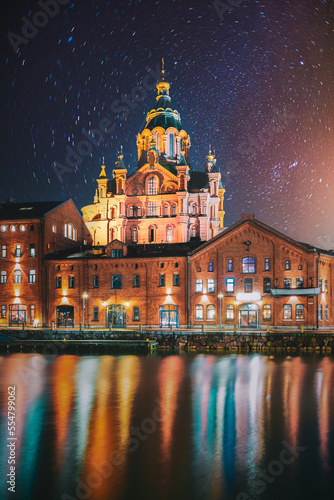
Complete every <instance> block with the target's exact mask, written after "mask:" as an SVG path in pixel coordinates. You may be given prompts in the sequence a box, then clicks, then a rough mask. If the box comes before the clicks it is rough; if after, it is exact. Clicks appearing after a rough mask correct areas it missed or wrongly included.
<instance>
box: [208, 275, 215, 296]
mask: <svg viewBox="0 0 334 500" xmlns="http://www.w3.org/2000/svg"><path fill="white" fill-rule="evenodd" d="M214 291H215V280H214V279H211V278H210V279H208V293H213V292H214Z"/></svg>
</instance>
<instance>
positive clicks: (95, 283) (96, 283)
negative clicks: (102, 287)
mask: <svg viewBox="0 0 334 500" xmlns="http://www.w3.org/2000/svg"><path fill="white" fill-rule="evenodd" d="M93 288H99V276H98V275H97V274H94V276H93Z"/></svg>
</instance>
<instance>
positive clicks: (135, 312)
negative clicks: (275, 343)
mask: <svg viewBox="0 0 334 500" xmlns="http://www.w3.org/2000/svg"><path fill="white" fill-rule="evenodd" d="M133 320H134V321H139V307H134V308H133Z"/></svg>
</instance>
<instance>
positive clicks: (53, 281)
mask: <svg viewBox="0 0 334 500" xmlns="http://www.w3.org/2000/svg"><path fill="white" fill-rule="evenodd" d="M333 257H334V256H333V254H332V253H331V252H327V251H322V250H320V249H315V248H314V247H312V246H310V245H307V244H303V243H299V242H296V241H294V240H292V239H291V238H289V237H287V236H285V235H283V234H281V233H279V232H278V231H276V230H274V229H272V228H270V227H269V226H266V225H265V224H263V223H261V222H259V221H258V220H256V219H255V218H254V216H252V215H243V216H242V219H241V221H240V222H238V223H236V224H234V225H233V226H232V227H230V228H229V229H226V230H225V231H224V232H222V233H221V234H219V235H218V236H216V237H215V238H212V239H211V240H210V241H208V242H205V243H204V244H201V242H200V241H199V240H196V239H195V240H193V241H192V242H190V243H184V244H171V245H168V244H160V245H152V244H150V245H130V246H127V245H125V244H123V243H121V242H119V241H117V240H115V241H113V242H112V243H110V244H109V245H106V246H105V247H93V248H92V249H85V250H84V251H81V252H76V253H73V252H67V254H64V253H63V255H62V256H61V255H59V254H58V255H49V256H47V258H46V259H45V262H46V267H47V269H48V271H47V276H48V287H49V291H48V301H47V304H46V308H47V309H48V311H49V318H50V321H53V322H54V323H55V324H58V325H59V326H72V324H73V322H70V324H68V325H65V322H64V316H62V315H61V314H60V312H61V309H59V308H61V307H62V306H63V307H67V308H68V310H70V317H71V318H72V319H73V320H74V324H75V325H77V326H78V325H79V324H80V323H82V322H83V320H85V321H84V322H85V325H86V326H87V325H89V326H91V327H92V326H96V327H101V326H105V325H110V324H112V325H114V326H115V327H123V326H130V327H131V326H135V325H138V324H139V323H141V324H143V325H148V326H153V327H156V328H164V327H170V326H171V325H173V326H174V327H182V326H187V325H190V326H194V325H197V326H201V325H203V324H204V325H205V327H206V329H209V328H210V326H212V327H213V328H217V326H218V325H219V324H220V321H221V323H222V326H223V327H224V328H226V327H230V328H233V327H234V325H236V327H237V328H243V327H245V328H257V327H260V328H266V325H270V326H271V327H273V326H277V327H281V328H285V329H289V328H291V327H294V328H298V327H300V326H301V325H304V326H305V327H306V328H317V327H324V328H330V327H331V325H333V318H332V310H333V292H332V291H333V263H334V260H333ZM220 294H221V295H222V297H221V298H220V297H219V295H220ZM83 308H84V309H85V310H84V316H85V318H83ZM220 311H221V313H220Z"/></svg>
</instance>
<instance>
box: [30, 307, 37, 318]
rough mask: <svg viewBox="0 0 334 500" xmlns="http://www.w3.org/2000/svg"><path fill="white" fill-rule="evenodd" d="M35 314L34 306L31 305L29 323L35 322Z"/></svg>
mask: <svg viewBox="0 0 334 500" xmlns="http://www.w3.org/2000/svg"><path fill="white" fill-rule="evenodd" d="M35 312H36V308H35V305H34V304H31V305H30V323H33V322H34V320H35Z"/></svg>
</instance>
